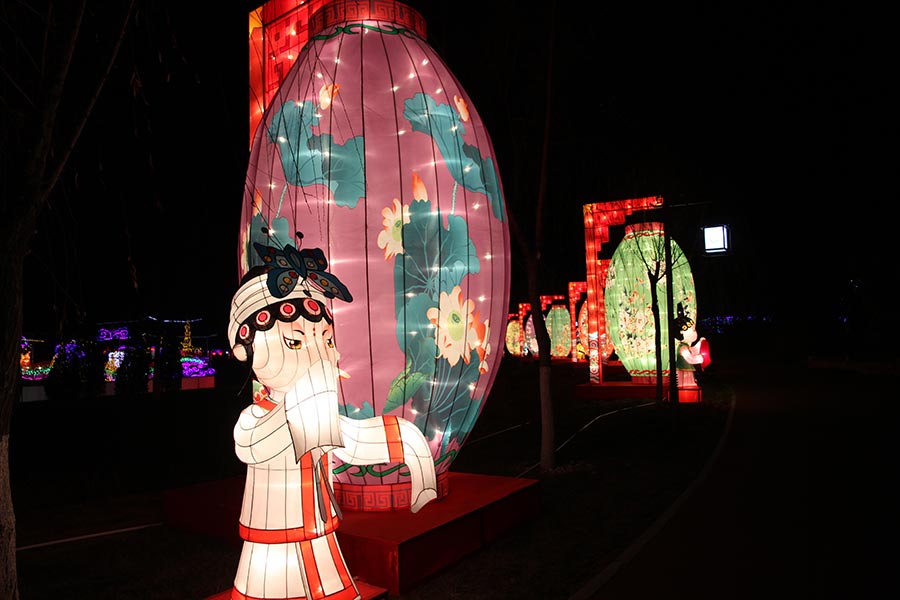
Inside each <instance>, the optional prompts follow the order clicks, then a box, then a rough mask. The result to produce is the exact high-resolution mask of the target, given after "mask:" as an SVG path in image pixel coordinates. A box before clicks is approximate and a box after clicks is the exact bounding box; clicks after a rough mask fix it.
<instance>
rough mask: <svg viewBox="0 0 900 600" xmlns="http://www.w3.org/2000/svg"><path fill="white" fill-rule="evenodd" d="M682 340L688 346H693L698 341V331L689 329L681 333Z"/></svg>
mask: <svg viewBox="0 0 900 600" xmlns="http://www.w3.org/2000/svg"><path fill="white" fill-rule="evenodd" d="M681 340H682V341H683V342H684V343H686V344H693V343H694V342H696V341H697V329H696V328H694V327H688V328H687V329H685V330H684V331H682V332H681Z"/></svg>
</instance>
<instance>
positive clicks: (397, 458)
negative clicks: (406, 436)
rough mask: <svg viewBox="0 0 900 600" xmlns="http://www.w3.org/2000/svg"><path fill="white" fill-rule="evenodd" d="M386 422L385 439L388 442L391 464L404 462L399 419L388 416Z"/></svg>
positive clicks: (384, 417) (384, 418)
mask: <svg viewBox="0 0 900 600" xmlns="http://www.w3.org/2000/svg"><path fill="white" fill-rule="evenodd" d="M381 418H382V419H383V420H384V437H385V439H386V441H387V447H388V455H389V456H390V462H403V442H402V441H401V440H400V423H398V422H397V417H395V416H392V415H386V416H382V417H381Z"/></svg>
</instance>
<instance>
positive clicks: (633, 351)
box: [605, 222, 697, 381]
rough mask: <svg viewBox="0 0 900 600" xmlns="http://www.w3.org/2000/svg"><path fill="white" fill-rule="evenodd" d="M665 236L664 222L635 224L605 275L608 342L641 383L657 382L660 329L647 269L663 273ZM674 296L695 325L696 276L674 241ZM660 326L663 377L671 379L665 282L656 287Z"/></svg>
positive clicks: (662, 280) (627, 227)
mask: <svg viewBox="0 0 900 600" xmlns="http://www.w3.org/2000/svg"><path fill="white" fill-rule="evenodd" d="M664 240H665V236H664V229H663V224H662V223H657V222H652V223H636V224H633V225H628V226H626V227H625V235H624V237H623V238H622V241H621V242H620V243H619V245H618V247H616V250H615V252H614V253H613V256H612V259H611V261H610V266H609V271H608V272H607V276H606V291H605V304H606V326H607V330H608V333H609V336H610V341H611V342H612V344H613V346H614V347H615V351H616V353H617V354H618V356H619V360H620V361H621V362H622V365H623V366H624V367H625V368H626V369H627V370H628V373H629V374H630V375H631V377H632V379H640V380H643V381H649V380H653V379H654V378H655V377H656V374H657V371H656V349H655V344H656V342H655V336H656V328H655V325H654V323H653V312H652V308H651V306H652V301H651V287H650V281H649V278H648V276H647V269H648V266H649V267H650V268H651V269H652V268H655V264H656V263H661V264H662V270H664V269H665V244H664ZM671 244H672V250H671V256H672V294H673V296H674V298H675V302H674V304H677V303H679V302H681V303H682V305H683V306H684V309H685V312H686V313H687V314H689V315H691V317H692V318H693V319H694V320H695V321H696V315H697V298H696V293H695V290H694V277H693V275H692V273H691V268H690V265H689V264H688V261H687V257H686V256H685V254H684V252H682V251H681V248H680V247H679V246H678V244H677V243H676V242H675V240H671ZM656 291H657V294H658V302H659V311H660V327H661V329H662V336H661V338H660V340H661V342H662V356H663V357H664V358H663V369H662V373H663V376H664V377H667V376H668V375H669V365H668V361H667V360H666V358H665V357H668V347H669V343H670V338H669V327H668V322H669V311H668V306H669V303H668V302H667V301H666V299H667V298H668V295H667V294H666V280H665V278H664V277H663V278H660V280H659V282H658V283H657V284H656Z"/></svg>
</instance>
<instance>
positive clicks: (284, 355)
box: [253, 318, 340, 393]
mask: <svg viewBox="0 0 900 600" xmlns="http://www.w3.org/2000/svg"><path fill="white" fill-rule="evenodd" d="M339 357H340V355H339V354H338V352H337V350H336V349H335V347H334V331H333V329H332V326H331V324H329V323H328V322H327V321H326V320H325V319H322V320H320V321H318V322H315V323H313V322H311V321H307V320H306V319H304V318H299V319H297V320H296V321H293V322H290V323H287V322H284V321H278V322H276V323H275V324H274V325H273V326H272V328H271V329H269V330H267V331H257V332H256V334H255V337H254V339H253V372H254V373H255V374H256V377H257V379H259V381H260V383H262V384H263V385H265V386H266V387H267V388H268V389H269V390H271V391H277V392H283V393H287V392H288V391H289V390H290V389H292V388H293V387H294V385H295V384H296V382H297V381H299V380H300V379H301V378H303V377H305V376H306V375H308V374H309V373H308V372H309V370H310V367H312V366H313V365H317V364H318V363H325V364H327V365H329V367H330V368H326V369H323V370H322V372H323V373H327V377H328V379H332V378H334V379H335V381H331V382H329V383H330V384H332V385H333V386H334V387H333V388H332V389H335V388H336V383H337V381H336V374H337V361H338V358H339ZM317 371H318V369H317Z"/></svg>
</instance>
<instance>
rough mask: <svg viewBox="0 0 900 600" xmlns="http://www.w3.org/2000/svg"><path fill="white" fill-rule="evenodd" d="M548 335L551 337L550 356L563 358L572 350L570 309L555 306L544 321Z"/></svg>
mask: <svg viewBox="0 0 900 600" xmlns="http://www.w3.org/2000/svg"><path fill="white" fill-rule="evenodd" d="M544 321H545V322H546V323H547V333H548V334H549V335H550V356H552V357H554V358H562V357H564V356H568V355H569V353H570V352H571V350H572V318H571V317H570V316H569V309H567V308H566V307H565V306H562V305H554V306H553V307H552V308H551V309H550V311H549V312H548V313H547V317H546V318H545V319H544Z"/></svg>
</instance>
